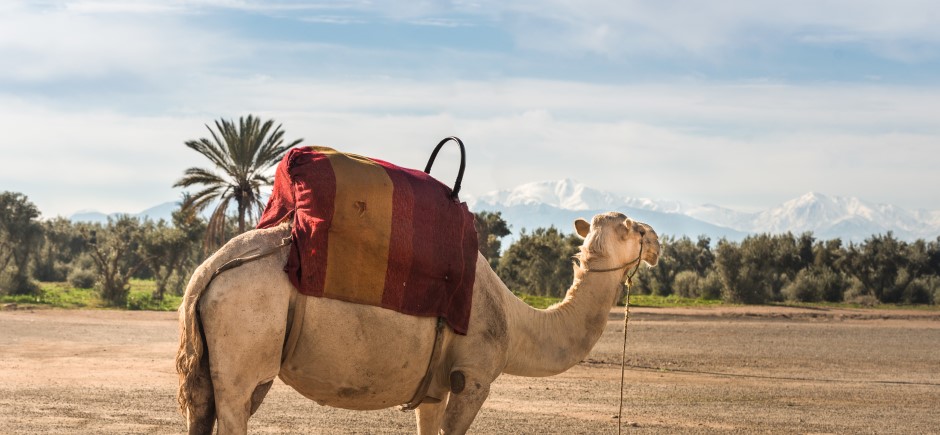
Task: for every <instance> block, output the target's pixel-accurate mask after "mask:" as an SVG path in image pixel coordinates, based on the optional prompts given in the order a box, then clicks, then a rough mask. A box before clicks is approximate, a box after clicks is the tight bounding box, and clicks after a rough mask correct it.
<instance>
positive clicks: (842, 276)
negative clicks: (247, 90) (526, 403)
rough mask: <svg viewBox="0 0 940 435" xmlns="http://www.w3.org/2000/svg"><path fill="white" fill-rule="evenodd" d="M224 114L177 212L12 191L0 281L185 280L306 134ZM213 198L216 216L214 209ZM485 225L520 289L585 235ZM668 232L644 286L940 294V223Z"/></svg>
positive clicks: (3, 227) (2, 230)
mask: <svg viewBox="0 0 940 435" xmlns="http://www.w3.org/2000/svg"><path fill="white" fill-rule="evenodd" d="M214 126H215V129H214V130H213V128H212V127H210V126H208V125H207V126H206V128H207V129H208V130H209V132H210V134H211V139H209V138H201V139H198V140H189V141H186V142H185V145H186V146H187V147H188V148H190V149H192V150H194V151H196V152H198V153H199V154H200V155H202V156H203V157H205V158H206V159H207V160H208V161H209V162H210V163H211V164H212V166H211V167H209V168H201V167H191V168H189V169H186V170H185V171H184V172H183V177H182V178H180V179H179V180H177V181H176V183H175V184H174V187H183V188H189V187H197V186H198V187H199V188H200V189H201V190H198V191H196V192H195V193H193V194H188V193H184V194H183V200H182V201H181V203H180V208H179V209H178V210H177V211H176V212H175V213H174V214H173V216H172V219H171V222H166V221H162V220H160V221H156V222H154V221H150V220H139V219H136V218H133V217H130V216H120V217H116V218H111V219H109V220H108V222H107V223H106V224H92V223H73V222H71V221H69V220H68V219H64V218H55V219H51V220H40V219H39V217H40V213H39V210H38V209H37V208H36V206H35V205H34V204H33V203H32V202H30V201H29V199H28V198H27V197H26V196H25V195H23V194H21V193H16V192H3V193H0V295H4V294H14V295H19V294H27V295H28V294H36V293H38V292H39V286H38V285H37V281H57V282H61V281H68V282H69V283H71V285H72V286H73V287H77V288H91V287H94V288H96V289H97V290H98V291H99V292H100V294H101V296H102V299H104V300H105V301H107V302H108V303H110V304H112V305H115V306H124V305H126V304H127V296H128V293H129V282H130V280H131V279H132V278H143V279H153V280H154V281H155V283H156V290H155V291H154V293H153V295H152V297H153V298H154V299H158V300H159V299H163V297H164V296H165V295H166V294H167V293H170V294H181V293H182V291H183V289H184V286H185V284H186V281H187V280H188V276H189V275H190V274H191V273H192V271H193V270H194V269H195V267H196V266H197V265H198V264H199V263H200V262H201V261H202V260H203V259H204V258H206V257H207V256H208V254H209V253H210V252H211V251H214V250H215V248H217V247H218V246H221V244H222V243H224V242H225V241H226V240H228V239H229V238H231V237H233V236H234V235H236V234H240V233H242V232H244V231H245V230H246V229H248V228H250V227H251V226H252V225H251V224H252V222H255V221H256V220H257V218H258V217H259V216H260V213H261V210H262V208H263V206H264V204H262V200H261V198H262V195H261V190H260V189H261V188H262V187H263V186H269V185H271V184H272V182H273V177H272V176H270V175H267V174H268V173H269V172H270V168H271V167H273V166H274V165H276V164H277V163H278V162H279V161H280V160H281V159H282V158H283V156H284V155H285V154H286V153H287V151H288V150H289V149H290V148H291V147H294V146H296V145H298V144H299V143H300V142H301V139H295V140H293V141H290V142H289V143H285V142H284V134H285V133H284V130H282V129H281V125H280V124H278V125H277V126H275V125H274V121H273V120H267V121H264V122H262V121H261V119H259V118H257V117H255V116H253V115H248V116H247V117H242V118H239V120H238V122H237V123H236V122H234V121H231V120H225V119H221V120H219V121H216V122H215V123H214ZM210 206H213V207H214V208H213V211H212V212H211V214H210V217H209V218H208V219H203V218H202V217H201V214H202V213H203V211H204V210H207V209H208V208H209V207H210ZM232 209H234V210H236V213H235V214H234V215H230V214H229V211H230V210H232ZM476 225H477V233H478V236H479V247H480V252H481V253H482V254H483V255H484V256H485V257H486V258H487V260H488V261H489V263H490V266H492V267H493V269H494V270H495V271H496V273H497V274H498V275H499V276H500V278H502V280H503V281H504V282H505V283H506V285H507V286H508V287H509V288H510V289H512V290H513V291H516V292H519V293H526V294H530V295H536V296H554V297H561V296H563V295H564V293H565V291H567V289H568V287H569V286H570V285H571V282H572V280H573V269H572V266H571V256H572V255H574V254H575V253H577V252H578V246H580V244H581V239H580V238H579V237H577V236H574V235H572V234H566V233H563V232H561V231H559V230H558V229H556V228H554V227H550V228H538V229H535V230H533V231H531V232H528V231H526V230H525V229H523V230H522V231H520V233H519V234H518V237H517V238H516V241H515V242H514V243H513V244H512V245H511V246H509V247H508V248H506V249H505V250H503V249H502V238H503V237H505V236H507V235H509V234H510V229H509V225H508V224H507V223H506V221H505V220H503V218H502V215H500V214H499V213H490V212H480V213H477V214H476ZM661 241H662V242H663V243H662V245H663V250H662V254H661V259H660V261H659V265H658V266H656V267H655V268H653V269H650V270H648V271H644V272H643V273H640V274H639V275H638V276H637V279H636V281H637V287H638V291H640V292H644V293H649V294H654V295H662V296H669V295H678V296H683V297H690V298H705V299H722V300H725V301H728V302H734V303H747V304H760V303H767V302H780V301H805V302H817V301H827V302H851V303H861V304H874V303H878V302H882V303H905V304H937V303H940V237H938V238H937V240H934V241H929V242H928V241H924V240H918V241H915V242H905V241H902V240H899V239H897V238H896V237H894V235H893V234H892V233H890V232H889V233H887V234H884V235H874V236H872V237H870V238H869V239H867V240H865V241H864V242H863V243H859V244H853V243H849V244H847V245H846V244H843V243H842V241H841V240H839V239H834V240H816V239H815V238H814V237H813V235H812V234H811V233H804V234H800V235H798V236H796V235H793V234H790V233H787V234H777V235H771V234H760V235H754V236H749V237H747V238H746V239H744V240H743V241H742V242H740V243H737V242H732V241H728V240H724V239H722V240H719V241H718V242H717V243H716V244H714V246H713V244H712V241H711V240H710V239H709V238H707V237H704V236H700V237H699V238H698V239H697V240H694V241H693V240H691V239H689V238H688V237H681V238H672V237H663V238H662V239H661Z"/></svg>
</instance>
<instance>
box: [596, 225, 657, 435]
mask: <svg viewBox="0 0 940 435" xmlns="http://www.w3.org/2000/svg"><path fill="white" fill-rule="evenodd" d="M642 259H643V241H642V240H640V253H639V255H637V256H636V259H635V260H633V261H629V262H627V263H626V264H624V265H622V266H618V267H611V268H608V269H589V268H587V269H586V272H613V271H615V270H624V269H626V268H628V267H630V265H631V264H633V263H636V266H634V267H633V270H632V271H630V272H629V273H624V278H626V279H625V281H624V287H626V301H625V302H624V306H623V349H622V350H621V351H620V405H619V406H618V408H617V434H618V435H620V434H621V433H622V431H623V386H624V373H625V372H626V364H627V325H628V322H629V320H630V289H631V288H632V287H633V277H634V276H636V273H637V271H638V270H640V263H641V260H642Z"/></svg>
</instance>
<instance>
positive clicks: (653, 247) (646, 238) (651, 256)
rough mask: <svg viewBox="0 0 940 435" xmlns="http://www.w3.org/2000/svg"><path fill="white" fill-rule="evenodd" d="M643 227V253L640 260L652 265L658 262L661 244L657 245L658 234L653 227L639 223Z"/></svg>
mask: <svg viewBox="0 0 940 435" xmlns="http://www.w3.org/2000/svg"><path fill="white" fill-rule="evenodd" d="M641 225H642V226H643V227H644V230H645V233H644V234H643V239H642V243H643V255H642V260H643V262H644V263H646V265H647V266H649V267H653V266H655V265H656V264H657V263H659V255H660V252H661V249H662V248H661V246H660V245H659V236H657V235H656V230H654V229H653V227H651V226H649V225H647V224H641Z"/></svg>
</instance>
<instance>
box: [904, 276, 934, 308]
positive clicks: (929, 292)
mask: <svg viewBox="0 0 940 435" xmlns="http://www.w3.org/2000/svg"><path fill="white" fill-rule="evenodd" d="M938 292H940V277H937V276H935V275H931V276H922V277H917V278H914V279H913V280H912V281H911V283H910V284H908V285H907V288H905V289H904V294H903V296H902V297H901V298H902V300H903V301H904V302H905V303H908V304H932V303H936V299H935V297H936V296H935V295H936V294H937V293H938Z"/></svg>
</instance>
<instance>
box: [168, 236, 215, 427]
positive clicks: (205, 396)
mask: <svg viewBox="0 0 940 435" xmlns="http://www.w3.org/2000/svg"><path fill="white" fill-rule="evenodd" d="M220 257H221V255H219V254H216V255H213V256H212V257H210V258H209V259H208V260H206V261H205V262H204V263H203V264H202V265H201V266H199V267H198V268H197V269H196V271H195V272H194V273H193V276H192V278H191V279H190V280H189V285H187V286H186V293H185V295H184V296H183V302H182V304H180V308H179V321H180V347H179V351H177V353H176V372H177V373H179V376H180V386H179V392H178V393H177V400H178V401H179V407H180V412H181V413H182V414H183V416H184V417H187V419H190V416H193V415H197V414H202V413H205V411H206V410H207V407H209V408H214V406H212V404H213V402H214V393H213V390H212V378H211V377H210V376H209V359H208V358H207V357H206V352H205V349H206V339H205V336H204V335H203V333H202V324H201V322H200V320H199V310H198V305H199V298H200V296H202V293H203V291H205V289H206V287H208V285H209V282H210V281H211V280H212V276H213V272H214V271H215V270H216V268H217V267H218V265H220V264H222V263H223V261H224V259H222V258H220Z"/></svg>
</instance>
